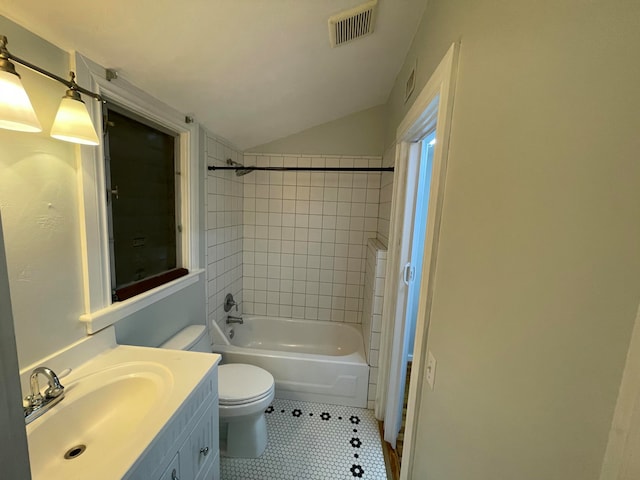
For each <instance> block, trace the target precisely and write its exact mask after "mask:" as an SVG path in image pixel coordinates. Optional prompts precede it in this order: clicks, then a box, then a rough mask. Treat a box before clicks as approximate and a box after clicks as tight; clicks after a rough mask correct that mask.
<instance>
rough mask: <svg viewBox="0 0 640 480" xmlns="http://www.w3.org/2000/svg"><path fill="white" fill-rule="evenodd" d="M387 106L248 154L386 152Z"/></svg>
mask: <svg viewBox="0 0 640 480" xmlns="http://www.w3.org/2000/svg"><path fill="white" fill-rule="evenodd" d="M384 128H385V109H384V105H379V106H377V107H373V108H369V109H367V110H362V111H360V112H356V113H353V114H351V115H347V116H346V117H342V118H339V119H337V120H334V121H332V122H327V123H323V124H321V125H317V126H315V127H312V128H309V129H307V130H303V131H302V132H298V133H295V134H293V135H289V136H288V137H284V138H280V139H278V140H274V141H273V142H269V143H266V144H264V145H258V146H256V147H253V148H250V149H248V150H247V151H246V152H247V153H256V152H259V153H282V154H286V153H294V152H295V153H300V154H306V155H347V156H349V155H369V156H371V155H373V156H379V155H382V151H383V146H384V131H385V130H384Z"/></svg>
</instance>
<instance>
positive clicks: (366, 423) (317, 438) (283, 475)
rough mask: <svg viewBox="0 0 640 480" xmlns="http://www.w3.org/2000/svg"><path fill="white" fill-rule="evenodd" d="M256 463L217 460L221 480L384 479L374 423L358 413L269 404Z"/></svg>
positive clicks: (368, 413)
mask: <svg viewBox="0 0 640 480" xmlns="http://www.w3.org/2000/svg"><path fill="white" fill-rule="evenodd" d="M266 417H267V429H268V432H269V444H268V445H267V449H266V450H265V452H264V453H263V454H262V456H261V457H260V458H256V459H244V458H226V457H222V458H221V460H222V461H221V477H222V480H354V479H358V478H362V479H370V480H386V479H387V475H386V468H385V464H384V458H383V455H382V447H381V441H380V434H379V432H378V422H377V420H376V419H375V417H374V416H373V412H372V411H370V410H366V409H364V408H355V407H342V406H338V405H327V404H322V403H309V402H298V401H294V400H280V399H275V400H274V401H273V404H272V405H271V406H270V407H269V408H267V410H266Z"/></svg>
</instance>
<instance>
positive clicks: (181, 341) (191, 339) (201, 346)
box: [160, 325, 211, 353]
mask: <svg viewBox="0 0 640 480" xmlns="http://www.w3.org/2000/svg"><path fill="white" fill-rule="evenodd" d="M160 348H169V349H171V350H189V351H191V352H204V353H211V343H210V341H209V336H208V335H207V328H206V327H205V326H204V325H189V326H188V327H186V328H183V329H182V330H180V331H179V332H178V333H176V334H175V335H174V336H173V337H171V338H170V339H169V340H167V341H166V342H164V343H163V344H162V345H160Z"/></svg>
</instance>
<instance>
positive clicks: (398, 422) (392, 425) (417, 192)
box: [384, 131, 435, 448]
mask: <svg viewBox="0 0 640 480" xmlns="http://www.w3.org/2000/svg"><path fill="white" fill-rule="evenodd" d="M433 138H435V131H434V132H432V133H431V134H429V135H428V136H427V137H426V138H425V139H424V140H422V141H420V142H417V143H413V144H411V146H410V149H411V151H410V155H409V160H408V161H409V164H408V165H407V179H408V181H407V187H406V191H405V196H404V202H405V217H404V218H405V222H404V225H403V232H402V236H401V237H400V238H401V240H400V242H401V246H400V265H401V266H402V269H401V271H400V272H399V273H400V275H401V281H400V282H398V292H397V302H396V303H397V308H396V316H395V318H396V321H395V329H394V338H393V349H392V351H393V352H394V353H393V355H392V358H391V367H390V375H389V379H390V381H389V390H388V395H387V410H386V412H385V419H384V439H385V440H386V441H387V442H389V443H390V444H391V446H393V447H394V448H395V447H396V442H397V439H398V433H399V432H400V429H401V427H402V410H403V405H404V390H405V385H406V381H407V378H406V374H407V361H408V359H409V356H410V355H412V353H413V343H414V340H415V326H416V321H417V314H418V300H419V297H420V278H421V274H422V258H423V255H424V240H425V234H426V225H427V211H428V203H429V192H430V183H431V172H432V163H433V148H432V147H433V142H432V140H433Z"/></svg>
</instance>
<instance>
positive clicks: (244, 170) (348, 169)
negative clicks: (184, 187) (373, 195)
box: [207, 165, 393, 174]
mask: <svg viewBox="0 0 640 480" xmlns="http://www.w3.org/2000/svg"><path fill="white" fill-rule="evenodd" d="M207 168H208V169H209V170H236V171H237V172H242V173H243V174H244V173H249V172H252V171H254V170H269V171H276V172H288V171H305V172H393V167H244V166H232V167H215V166H213V165H210V166H208V167H207Z"/></svg>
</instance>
